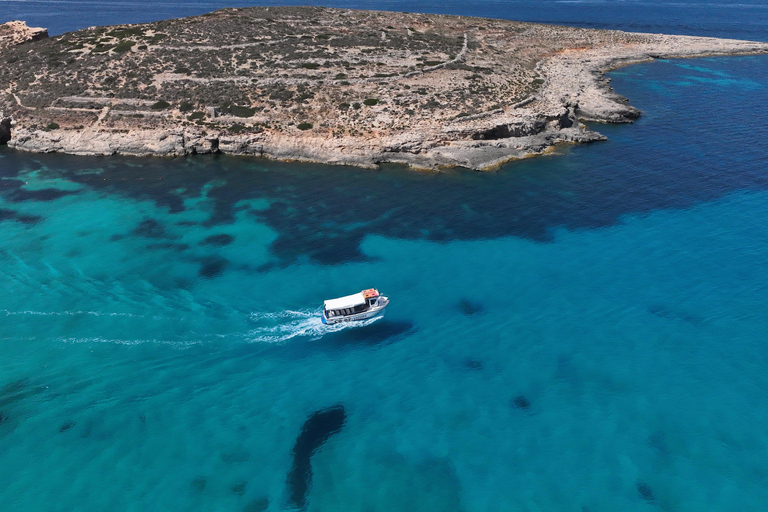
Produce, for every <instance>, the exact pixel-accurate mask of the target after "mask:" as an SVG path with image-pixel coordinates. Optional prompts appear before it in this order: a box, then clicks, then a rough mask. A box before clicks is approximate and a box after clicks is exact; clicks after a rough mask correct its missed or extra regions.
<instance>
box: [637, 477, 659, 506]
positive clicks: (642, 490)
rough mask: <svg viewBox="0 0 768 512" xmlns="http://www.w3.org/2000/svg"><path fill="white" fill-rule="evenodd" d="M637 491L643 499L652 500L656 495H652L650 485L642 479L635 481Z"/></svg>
mask: <svg viewBox="0 0 768 512" xmlns="http://www.w3.org/2000/svg"><path fill="white" fill-rule="evenodd" d="M637 493H638V494H639V495H640V497H641V498H643V499H644V500H645V501H654V500H655V499H656V497H655V496H654V495H653V489H651V486H650V485H648V484H647V483H645V482H642V481H638V482H637Z"/></svg>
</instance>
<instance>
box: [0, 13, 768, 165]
mask: <svg viewBox="0 0 768 512" xmlns="http://www.w3.org/2000/svg"><path fill="white" fill-rule="evenodd" d="M17 32H18V31H16V32H14V33H17ZM18 33H20V32H18ZM14 40H15V39H14ZM766 52H768V43H755V42H748V41H735V40H722V39H713V38H700V37H686V36H664V35H658V34H639V33H627V32H619V31H609V30H592V29H582V28H575V27H558V26H550V25H541V24H534V23H519V22H513V21H506V20H492V19H481V18H471V17H463V16H440V15H427V14H411V13H395V12H374V11H355V10H348V9H326V8H320V7H258V8H248V9H224V10H221V11H216V12H213V13H211V14H208V15H204V16H196V17H191V18H183V19H177V20H168V21H162V22H156V23H149V24H142V25H120V26H114V27H96V28H90V29H86V30H81V31H78V32H73V33H69V34H63V35H61V36H58V37H54V38H50V39H44V40H40V41H37V42H33V43H31V44H23V45H17V46H13V47H11V48H7V49H6V51H4V52H3V53H2V56H0V111H2V112H5V115H13V120H14V121H15V123H16V124H15V126H12V125H11V122H10V120H9V119H8V120H7V121H5V123H4V124H3V125H2V126H3V128H0V142H2V139H3V138H5V139H8V138H9V136H10V139H9V140H7V143H8V145H9V146H11V147H14V148H17V149H20V150H26V151H36V152H54V151H56V152H64V153H72V154H80V155H111V154H126V155H157V156H179V155H189V154H196V153H211V152H222V153H230V154H243V155H259V156H264V157H269V158H276V159H285V160H308V161H316V162H324V163H334V164H348V165H359V166H365V167H373V166H376V165H378V164H379V163H382V162H395V163H403V164H407V165H411V166H414V167H423V168H436V167H441V166H464V167H468V168H471V169H489V168H493V167H494V166H497V165H499V164H500V163H503V162H505V161H508V160H511V159H516V158H524V157H527V156H531V155H536V154H541V153H545V152H547V151H549V150H550V149H551V148H553V147H554V146H555V145H557V144H560V143H573V142H590V141H594V140H602V139H603V138H604V137H602V136H601V135H600V134H598V133H596V132H594V131H592V130H590V129H589V128H587V127H586V126H585V125H584V124H582V122H581V121H587V120H589V121H600V122H631V121H632V120H633V119H635V118H637V116H639V115H640V112H639V111H638V110H637V109H635V108H633V107H631V106H629V105H628V104H627V100H626V99H625V98H622V97H621V96H619V95H618V94H616V93H615V92H614V91H613V90H612V89H611V88H610V85H609V83H608V81H607V80H606V79H605V78H604V77H603V73H604V72H605V71H606V70H608V69H612V68H615V67H618V66H621V65H625V64H630V63H634V62H642V61H647V60H651V59H653V58H657V57H665V58H668V57H696V56H705V55H731V54H753V53H766ZM9 131H10V132H11V133H10V135H8V132H9ZM3 133H5V136H4V135H3Z"/></svg>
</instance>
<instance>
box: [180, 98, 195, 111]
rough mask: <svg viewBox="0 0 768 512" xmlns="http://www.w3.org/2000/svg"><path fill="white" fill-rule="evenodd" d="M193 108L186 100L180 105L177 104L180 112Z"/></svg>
mask: <svg viewBox="0 0 768 512" xmlns="http://www.w3.org/2000/svg"><path fill="white" fill-rule="evenodd" d="M193 108H194V105H192V104H191V103H190V102H188V101H182V102H181V105H179V110H180V111H182V112H191V111H192V109H193Z"/></svg>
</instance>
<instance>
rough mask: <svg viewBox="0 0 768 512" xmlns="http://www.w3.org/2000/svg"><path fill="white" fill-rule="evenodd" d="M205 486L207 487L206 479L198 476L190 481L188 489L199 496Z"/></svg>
mask: <svg viewBox="0 0 768 512" xmlns="http://www.w3.org/2000/svg"><path fill="white" fill-rule="evenodd" d="M206 485H208V479H207V478H205V477H204V476H198V477H195V478H193V479H192V482H190V484H189V489H190V490H191V491H192V492H193V493H195V494H199V493H201V492H203V491H204V490H205V486H206Z"/></svg>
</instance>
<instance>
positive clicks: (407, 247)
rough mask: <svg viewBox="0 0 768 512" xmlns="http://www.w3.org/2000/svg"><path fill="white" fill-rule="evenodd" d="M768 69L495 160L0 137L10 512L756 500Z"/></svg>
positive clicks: (761, 425) (765, 293)
mask: <svg viewBox="0 0 768 512" xmlns="http://www.w3.org/2000/svg"><path fill="white" fill-rule="evenodd" d="M750 12H751V11H750ZM767 70H768V58H767V57H748V58H747V57H745V58H728V59H697V60H690V61H659V62H654V63H649V64H645V65H640V66H632V67H628V68H624V69H621V70H619V71H617V72H614V73H612V74H611V76H612V77H613V86H614V87H615V89H616V90H617V91H618V92H620V93H622V94H624V95H626V96H628V97H630V98H631V102H632V104H633V105H635V106H637V107H639V108H641V109H642V110H643V111H644V116H643V117H642V118H641V119H640V120H639V121H638V122H637V123H636V124H634V125H631V126H599V127H597V129H599V130H600V131H602V132H604V133H606V134H607V135H608V136H609V141H608V142H605V143H598V144H593V145H589V146H564V147H561V148H560V149H559V154H558V155H556V156H552V157H546V158H540V159H534V160H528V161H525V162H519V163H515V164H510V165H508V166H505V167H504V168H502V169H501V170H499V171H498V172H495V173H471V172H465V171H460V170H457V171H451V172H445V173H419V172H413V171H409V170H406V169H402V168H398V167H389V168H385V169H383V170H381V171H367V170H359V169H351V168H329V167H323V166H313V165H298V164H281V163H274V162H269V161H265V160H258V159H246V158H239V159H238V158H229V157H198V158H189V159H173V160H163V159H131V158H77V157H67V156H60V155H28V154H23V153H18V152H14V151H10V150H7V149H1V150H0V178H1V179H0V242H1V243H0V283H2V290H3V291H4V293H3V294H2V295H1V296H0V353H2V359H0V453H2V454H3V455H2V461H3V464H0V481H2V482H3V483H4V485H3V486H0V503H3V509H4V510H10V511H22V510H23V511H31V510H41V511H58V510H61V511H72V510H105V509H109V508H112V509H115V510H127V511H129V510H137V511H138V510H222V511H223V510H227V511H232V510H238V511H239V510H251V511H254V510H270V511H276V510H285V509H290V508H291V507H292V506H293V505H295V504H296V503H300V500H297V499H295V498H294V496H295V495H296V493H299V494H302V493H304V491H306V498H307V508H308V510H310V511H331V510H333V511H346V510H350V511H360V510H362V511H391V510H418V511H441V512H442V511H447V510H465V511H467V512H469V511H489V512H490V511H498V510H510V511H533V510H545V511H563V510H576V511H578V510H589V511H591V512H595V511H606V512H607V511H616V510H622V511H642V510H653V509H656V508H660V509H662V510H669V511H692V512H693V511H696V512H699V511H701V510H709V511H744V510H762V509H763V508H764V506H765V504H766V503H768V488H767V487H766V486H765V482H766V478H768V463H766V460H768V457H767V456H768V429H766V426H768V408H766V407H765V396H766V391H768V377H766V375H768V356H766V351H765V340H766V339H768V317H767V316H766V311H768V269H767V268H766V265H765V261H766V258H767V257H768V174H767V173H766V168H767V167H768V156H766V155H768V143H766V141H768V133H767V132H768V127H767V126H766V124H765V122H764V119H765V114H766V111H765V105H766V104H768V88H767V87H766V85H765V80H764V77H765V76H766V71H767ZM370 286H377V287H378V288H380V289H381V290H382V291H383V292H385V293H386V294H387V295H389V296H390V297H391V298H392V303H391V305H390V307H389V308H388V311H387V314H386V315H385V317H383V318H380V319H375V320H373V321H370V322H368V325H364V326H335V327H332V328H328V327H324V326H322V325H321V323H320V321H319V316H318V313H319V307H320V304H321V302H322V300H323V299H325V298H331V297H335V296H339V295H344V294H347V293H351V292H354V291H356V290H359V289H362V288H367V287H370ZM337 405H341V406H343V411H344V420H343V425H341V427H340V428H336V427H338V426H339V425H338V424H335V423H331V424H324V423H323V422H315V423H312V422H310V421H309V419H310V418H311V417H312V416H311V415H312V414H313V413H315V412H316V411H321V410H324V409H327V408H332V407H334V406H337ZM329 410H330V411H338V410H339V409H329ZM336 421H339V420H338V417H336ZM308 424H309V425H308ZM302 428H304V431H305V432H307V433H306V434H304V438H302V434H301V433H302ZM299 439H307V441H306V443H307V444H306V445H304V444H302V443H300V442H299V441H298V440H299ZM301 446H309V447H310V448H303V449H300V447H301ZM297 447H298V448H297ZM307 456H309V457H310V460H311V478H310V479H309V480H308V481H305V482H304V483H303V484H302V482H298V483H297V482H296V479H295V478H292V477H291V476H289V475H291V474H293V475H295V474H303V473H301V472H296V471H293V472H292V468H295V467H297V466H299V467H301V468H303V467H304V466H302V464H303V463H304V462H303V461H305V460H306V457H307Z"/></svg>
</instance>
